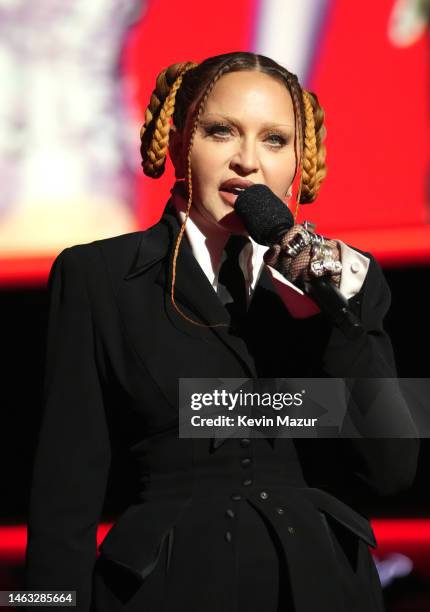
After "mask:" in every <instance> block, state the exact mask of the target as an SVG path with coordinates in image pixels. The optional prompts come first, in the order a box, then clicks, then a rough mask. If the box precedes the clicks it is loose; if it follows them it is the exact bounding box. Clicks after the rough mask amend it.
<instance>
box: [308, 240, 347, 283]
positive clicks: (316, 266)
mask: <svg viewBox="0 0 430 612" xmlns="http://www.w3.org/2000/svg"><path fill="white" fill-rule="evenodd" d="M309 271H310V273H311V274H312V275H313V276H316V277H320V276H324V275H325V274H332V275H336V274H339V273H340V272H341V271H342V262H341V261H339V260H338V259H335V249H333V248H332V247H329V246H328V245H327V243H326V242H325V241H323V243H322V244H314V245H313V246H312V256H311V261H310V265H309Z"/></svg>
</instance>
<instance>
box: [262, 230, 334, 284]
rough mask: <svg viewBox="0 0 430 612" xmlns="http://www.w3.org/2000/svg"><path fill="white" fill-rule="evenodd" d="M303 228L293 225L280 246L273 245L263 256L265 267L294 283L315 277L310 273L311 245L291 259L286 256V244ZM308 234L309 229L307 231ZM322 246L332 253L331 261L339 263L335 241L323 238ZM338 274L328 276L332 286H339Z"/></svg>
mask: <svg viewBox="0 0 430 612" xmlns="http://www.w3.org/2000/svg"><path fill="white" fill-rule="evenodd" d="M304 229H305V228H304V227H303V225H300V224H297V225H294V226H293V227H292V228H291V229H289V230H288V232H287V233H286V234H284V236H283V237H282V240H281V242H280V244H275V245H273V246H272V247H270V249H268V250H267V251H266V253H265V254H264V261H265V263H266V264H267V265H269V266H272V267H273V268H275V269H276V270H278V272H280V273H281V274H282V275H283V276H285V278H287V279H288V280H289V281H291V282H292V283H294V282H295V281H296V280H297V279H299V278H301V279H303V280H310V279H312V278H315V275H314V274H312V272H310V263H311V259H312V246H313V245H312V243H310V244H308V245H307V246H305V247H304V248H303V249H302V250H301V251H300V252H299V253H298V254H297V255H295V256H293V257H291V256H290V255H288V254H287V249H288V243H289V242H290V241H291V240H292V239H293V237H294V236H296V235H297V234H298V233H299V232H300V231H301V230H304ZM307 231H308V232H309V229H308V230H307ZM324 244H325V245H326V246H327V247H329V248H330V249H331V251H332V255H333V260H334V261H341V251H340V245H339V243H338V241H337V240H331V239H329V238H324ZM340 278H341V275H340V273H337V274H329V279H330V280H331V282H333V284H334V285H336V286H337V287H339V285H340Z"/></svg>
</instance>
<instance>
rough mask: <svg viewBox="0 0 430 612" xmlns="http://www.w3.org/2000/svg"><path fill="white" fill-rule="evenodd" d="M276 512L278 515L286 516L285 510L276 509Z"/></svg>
mask: <svg viewBox="0 0 430 612" xmlns="http://www.w3.org/2000/svg"><path fill="white" fill-rule="evenodd" d="M276 512H277V513H278V514H284V509H283V508H276Z"/></svg>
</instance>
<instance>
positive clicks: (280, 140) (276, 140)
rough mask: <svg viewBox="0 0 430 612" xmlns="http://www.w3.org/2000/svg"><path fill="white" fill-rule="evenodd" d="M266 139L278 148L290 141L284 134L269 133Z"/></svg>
mask: <svg viewBox="0 0 430 612" xmlns="http://www.w3.org/2000/svg"><path fill="white" fill-rule="evenodd" d="M266 140H268V141H270V144H271V145H273V146H275V147H276V148H281V147H284V146H285V145H286V144H287V142H288V141H287V139H286V138H285V136H282V134H269V135H268V136H267V139H266Z"/></svg>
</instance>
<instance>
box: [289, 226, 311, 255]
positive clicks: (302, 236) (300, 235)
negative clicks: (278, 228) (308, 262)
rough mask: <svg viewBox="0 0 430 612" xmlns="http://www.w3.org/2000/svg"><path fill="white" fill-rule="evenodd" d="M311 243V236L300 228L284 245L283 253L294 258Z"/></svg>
mask: <svg viewBox="0 0 430 612" xmlns="http://www.w3.org/2000/svg"><path fill="white" fill-rule="evenodd" d="M310 242H312V234H311V233H310V232H308V231H307V230H306V229H304V228H303V227H301V228H300V229H299V230H298V232H297V234H295V235H294V236H293V237H292V238H291V240H290V241H289V242H287V244H286V245H285V253H286V254H287V255H289V257H295V256H296V255H298V254H299V253H300V251H303V249H304V248H305V247H306V246H307V245H308V244H309V243H310Z"/></svg>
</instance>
